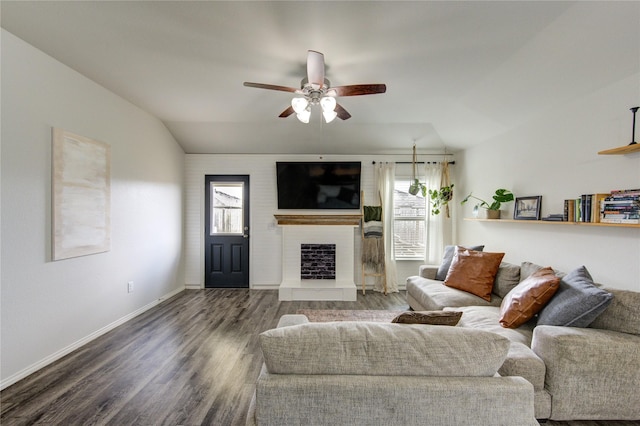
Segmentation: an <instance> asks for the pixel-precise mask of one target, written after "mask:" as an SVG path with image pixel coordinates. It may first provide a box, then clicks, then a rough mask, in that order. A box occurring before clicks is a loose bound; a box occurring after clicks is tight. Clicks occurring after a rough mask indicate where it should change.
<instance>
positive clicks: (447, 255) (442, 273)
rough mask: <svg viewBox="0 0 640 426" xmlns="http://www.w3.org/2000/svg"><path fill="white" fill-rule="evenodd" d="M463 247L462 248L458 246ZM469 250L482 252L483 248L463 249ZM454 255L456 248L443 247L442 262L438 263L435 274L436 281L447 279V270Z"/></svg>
mask: <svg viewBox="0 0 640 426" xmlns="http://www.w3.org/2000/svg"><path fill="white" fill-rule="evenodd" d="M460 247H464V246H460ZM464 248H466V249H469V250H475V251H482V250H483V249H484V246H471V247H464ZM455 254H456V246H445V248H444V255H443V256H442V262H440V266H439V267H438V272H436V280H438V281H444V279H445V278H447V274H448V273H449V268H450V267H451V262H452V261H453V256H454V255H455Z"/></svg>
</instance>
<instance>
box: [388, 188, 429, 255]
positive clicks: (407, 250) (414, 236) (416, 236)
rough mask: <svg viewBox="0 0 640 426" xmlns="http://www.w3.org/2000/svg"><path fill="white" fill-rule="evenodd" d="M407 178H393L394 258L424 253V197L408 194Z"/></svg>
mask: <svg viewBox="0 0 640 426" xmlns="http://www.w3.org/2000/svg"><path fill="white" fill-rule="evenodd" d="M410 184H411V181H410V180H409V179H397V178H396V180H395V187H394V190H393V246H394V251H395V258H396V260H408V259H421V260H422V259H424V258H425V255H426V251H425V250H426V248H425V241H426V235H425V232H426V223H425V214H426V199H425V198H424V197H422V196H414V195H411V194H409V185H410Z"/></svg>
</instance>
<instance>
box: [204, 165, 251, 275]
mask: <svg viewBox="0 0 640 426" xmlns="http://www.w3.org/2000/svg"><path fill="white" fill-rule="evenodd" d="M204 230H205V249H204V256H205V260H204V266H205V280H204V286H205V287H244V288H247V287H249V176H246V175H241V176H232V175H207V176H205V225H204Z"/></svg>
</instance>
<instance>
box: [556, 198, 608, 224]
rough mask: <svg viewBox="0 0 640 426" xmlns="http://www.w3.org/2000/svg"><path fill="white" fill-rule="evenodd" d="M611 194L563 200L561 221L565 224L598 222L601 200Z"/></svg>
mask: <svg viewBox="0 0 640 426" xmlns="http://www.w3.org/2000/svg"><path fill="white" fill-rule="evenodd" d="M610 195H611V194H583V195H581V196H580V197H579V198H575V199H570V200H564V214H563V220H564V221H566V222H594V223H598V222H600V218H601V205H602V204H601V203H602V200H604V199H606V198H607V197H609V196H610Z"/></svg>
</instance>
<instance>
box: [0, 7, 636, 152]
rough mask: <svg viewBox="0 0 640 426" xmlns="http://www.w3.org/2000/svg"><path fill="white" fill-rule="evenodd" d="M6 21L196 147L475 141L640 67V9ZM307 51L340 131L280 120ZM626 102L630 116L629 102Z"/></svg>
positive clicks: (4, 15)
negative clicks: (371, 89)
mask: <svg viewBox="0 0 640 426" xmlns="http://www.w3.org/2000/svg"><path fill="white" fill-rule="evenodd" d="M0 7H1V22H2V27H3V28H5V29H6V30H8V31H9V32H11V33H13V34H15V35H16V36H18V37H20V38H22V39H23V40H25V41H27V42H29V43H30V44H32V45H34V46H36V47H37V48H39V49H41V50H42V51H44V52H46V53H47V54H49V55H51V56H53V57H54V58H56V59H57V60H59V61H60V62H62V63H64V64H67V65H68V66H69V67H71V68H73V69H75V70H77V71H78V72H80V73H82V74H84V75H85V76H87V77H89V78H90V79H92V80H94V81H96V82H98V83H99V84H101V85H102V86H104V87H106V88H107V89H109V90H111V91H113V92H115V93H117V94H118V95H120V96H122V97H123V98H125V99H128V100H129V101H131V102H132V103H134V104H135V105H138V106H139V107H140V108H142V109H144V110H146V111H148V112H149V113H151V114H153V115H155V116H157V117H158V118H159V119H160V120H162V121H163V122H164V123H165V124H166V126H167V128H168V129H169V130H170V131H171V133H172V134H173V135H174V137H175V138H176V140H177V141H178V142H179V143H180V144H181V145H182V147H183V148H184V150H185V151H186V152H187V153H295V154H304V153H308V154H318V153H322V154H354V153H358V154H385V153H386V154H395V153H407V152H410V149H411V145H412V144H413V141H415V142H416V145H417V147H418V149H419V150H420V151H421V152H422V151H427V150H435V151H438V150H439V151H441V150H442V149H443V148H444V147H445V146H446V148H447V149H448V150H449V151H456V150H459V149H464V148H467V147H471V146H475V145H477V144H480V143H482V142H483V141H486V140H487V139H489V138H491V137H493V136H495V135H497V134H500V133H503V132H505V131H508V130H509V129H512V128H514V127H516V126H518V125H520V124H522V123H524V122H526V121H528V120H531V119H533V118H535V117H536V116H537V115H539V114H541V113H543V112H544V111H545V110H548V109H549V108H557V107H561V106H562V105H564V104H568V103H569V102H571V101H572V100H575V99H578V98H580V97H582V96H585V95H587V94H589V93H592V92H594V91H597V90H598V89H601V88H603V87H606V86H608V85H610V84H612V83H614V82H616V81H619V80H621V79H624V78H627V77H629V76H631V75H634V74H636V73H638V72H639V70H640V35H639V32H638V29H639V28H640V2H638V1H631V2H612V1H602V2H556V1H541V2H525V1H511V2H505V1H497V2H484V1H470V2H466V1H450V2H447V1H444V2H426V1H424V2H420V1H414V2H399V1H377V2H364V1H338V2H329V1H321V2H316V1H298V2H290V1H283V2H274V1H260V2H239V1H231V2H220V1H215V2H214V1H197V2H195V1H194V2H191V1H124V2H120V1H77V2H74V1H71V2H61V1H42V2H29V1H15V2H14V1H6V0H3V1H2V2H1V5H0ZM308 49H313V50H318V51H320V52H323V53H324V54H325V62H326V64H327V71H326V77H327V78H328V79H329V80H330V81H331V83H332V85H333V86H340V85H349V84H361V83H385V84H386V85H387V93H385V94H379V95H373V96H355V97H345V98H340V99H339V100H338V101H339V102H340V104H341V105H343V106H344V107H345V108H346V109H347V110H348V111H349V112H350V113H351V114H352V116H353V117H352V118H351V119H349V120H346V121H341V120H338V119H336V120H335V121H334V122H332V123H330V124H325V123H323V122H322V120H320V115H319V114H320V113H319V112H316V115H312V118H311V123H310V124H307V125H305V124H302V123H300V122H298V120H297V119H296V118H295V116H291V117H289V118H286V119H282V118H278V114H279V113H280V112H282V111H283V110H284V109H285V108H286V107H287V106H288V105H289V102H290V99H291V94H290V93H286V92H276V91H269V90H261V89H255V88H247V87H244V86H243V85H242V83H243V82H244V81H252V82H260V83H268V84H276V85H282V86H290V87H298V86H299V84H300V80H301V79H302V78H303V77H304V76H305V61H306V53H307V50H308ZM621 107H624V106H621Z"/></svg>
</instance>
